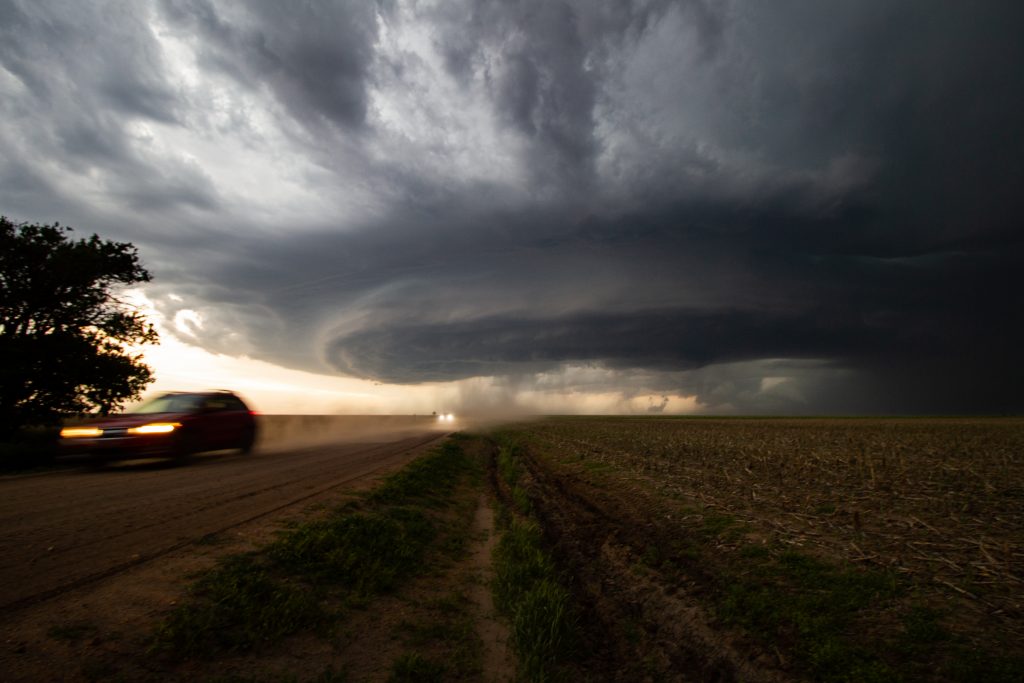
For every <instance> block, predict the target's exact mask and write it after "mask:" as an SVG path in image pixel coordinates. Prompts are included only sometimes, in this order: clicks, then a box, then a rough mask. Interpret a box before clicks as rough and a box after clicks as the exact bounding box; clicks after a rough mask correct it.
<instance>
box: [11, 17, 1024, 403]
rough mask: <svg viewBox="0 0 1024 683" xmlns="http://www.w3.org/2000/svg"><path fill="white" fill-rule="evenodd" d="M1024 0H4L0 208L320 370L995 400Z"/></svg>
mask: <svg viewBox="0 0 1024 683" xmlns="http://www.w3.org/2000/svg"><path fill="white" fill-rule="evenodd" d="M1022 20H1024V10H1022V9H1021V6H1020V5H1019V3H1013V2H986V3H982V4H980V5H978V4H970V3H961V2H953V1H949V2H929V1H924V0H921V1H917V2H915V1H912V0H907V1H904V2H897V3H893V2H882V1H868V0H864V1H860V2H846V3H842V4H841V5H835V4H814V3H805V2H777V3H770V4H764V3H745V2H711V1H707V2H704V1H701V0H680V1H679V2H658V1H649V2H640V1H637V2H632V3H628V2H625V3H624V2H607V3H599V2H598V3H595V2H568V1H565V2H546V1H541V0H536V1H530V0H524V1H522V2H498V1H485V0H479V1H468V0H467V1H465V2H438V3H424V2H404V1H401V0H395V1H383V0H382V1H381V2H378V3H370V2H355V1H353V2H327V1H326V0H324V1H321V2H307V3H302V4H301V6H296V7H294V8H293V7H291V6H290V5H286V4H281V3H277V2H252V3H241V4H238V3H220V2H214V1H213V0H162V1H160V2H150V3H135V2H122V3H118V2H112V3H89V4H84V5H83V4H82V3H74V2H67V3H45V4H42V5H40V4H39V3H31V2H20V1H18V0H0V66H2V69H0V94H2V97H0V111H2V113H3V116H2V121H0V144H2V145H3V149H4V150H5V153H4V154H3V155H2V156H0V210H2V212H3V213H5V214H7V215H9V216H11V217H12V218H14V219H16V220H17V219H22V220H28V219H31V220H40V221H52V220H59V221H61V222H64V223H69V224H71V225H74V226H76V227H78V228H80V229H82V230H84V231H86V230H87V231H90V232H91V231H94V230H95V231H99V232H101V233H103V234H104V235H105V236H108V237H115V238H121V239H130V240H132V241H133V242H135V243H136V244H138V245H140V247H141V249H142V253H143V257H144V258H145V260H146V262H147V264H148V265H149V266H150V268H151V269H152V270H153V271H154V273H155V274H156V275H157V282H156V283H155V284H154V286H153V287H152V288H150V289H149V290H148V292H147V294H148V295H149V296H150V297H151V298H152V300H153V301H154V302H155V303H156V304H157V305H158V306H159V307H160V308H161V310H162V311H163V312H164V313H165V314H166V315H167V316H168V318H170V319H173V318H174V316H175V315H176V314H178V313H179V312H180V311H182V310H185V309H187V310H188V311H189V312H190V313H189V314H188V315H189V316H195V319H197V320H201V321H202V324H201V325H199V324H196V325H192V326H190V327H188V334H187V340H188V341H189V342H190V343H193V344H198V345H201V346H203V347H205V348H207V349H210V350H213V351H217V352H221V353H228V354H247V355H250V356H252V357H254V358H259V359H263V360H267V361H270V362H273V363H276V364H279V365H283V366H287V367H292V368H299V369H304V370H309V371H313V372H317V373H337V374H341V375H348V376H354V377H360V378H366V379H371V380H376V381H381V382H387V383H396V384H419V383H425V382H437V383H445V382H457V381H465V380H469V379H471V378H492V379H491V381H492V382H493V384H494V386H495V387H496V388H497V389H501V388H504V389H506V390H508V391H510V392H512V393H516V394H520V395H523V394H525V393H532V394H533V395H537V394H538V393H540V394H543V393H544V392H563V393H564V392H570V393H574V394H577V395H586V394H588V393H602V392H619V393H621V395H623V396H624V397H629V396H638V395H652V396H664V397H666V398H665V399H664V400H661V401H660V402H654V403H652V404H651V407H650V409H651V410H652V411H656V410H660V409H663V408H664V406H665V405H666V404H667V401H668V398H667V397H668V396H680V397H694V398H695V400H696V405H697V408H698V409H700V410H704V411H708V412H773V413H787V412H792V413H835V412H876V413H877V412H886V413H892V412H928V413H936V412H958V413H960V412H1015V411H1020V410H1021V409H1024V400H1022V398H1021V391H1020V389H1019V386H1020V384H1021V380H1022V379H1024V372H1022V371H1021V370H1019V369H1018V367H1019V358H1018V356H1019V354H1020V348H1021V345H1022V342H1024V322H1022V321H1024V317H1022V316H1021V315H1020V313H1019V311H1018V309H1019V306H1020V304H1019V302H1020V300H1021V295H1022V294H1024V291H1022V290H1024V287H1022V286H1021V277H1020V273H1021V271H1022V266H1024V225H1022V219H1024V192H1022V191H1021V188H1024V164H1022V161H1021V160H1022V159H1024V133H1022V127H1021V125H1020V121H1022V120H1024V70H1022V69H1021V68H1020V65H1021V64H1024V41H1021V40H1020V38H1019V27H1020V26H1021V25H1022ZM190 319H191V318H190ZM185 336H186V335H183V338H184V337H185ZM497 389H496V390H497Z"/></svg>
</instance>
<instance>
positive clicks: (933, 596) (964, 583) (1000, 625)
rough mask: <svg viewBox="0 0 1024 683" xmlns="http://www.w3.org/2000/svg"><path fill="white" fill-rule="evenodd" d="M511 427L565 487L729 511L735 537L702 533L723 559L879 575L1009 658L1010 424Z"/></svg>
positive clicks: (1018, 497)
mask: <svg viewBox="0 0 1024 683" xmlns="http://www.w3.org/2000/svg"><path fill="white" fill-rule="evenodd" d="M519 431H520V432H521V433H522V434H523V436H525V437H526V438H527V441H528V443H529V444H530V448H531V450H533V451H534V452H535V453H537V454H539V455H541V457H542V460H543V461H544V462H545V463H546V465H547V466H549V467H551V468H552V472H553V473H556V474H557V476H559V477H561V478H563V480H564V481H573V480H576V481H579V482H586V483H587V484H588V485H596V486H598V487H602V486H603V487H604V488H605V489H606V490H608V491H614V492H615V496H616V497H618V498H619V499H620V500H621V499H622V498H624V497H625V498H632V499H633V504H635V505H637V506H640V507H643V508H645V509H646V510H647V513H648V514H649V515H650V516H651V518H652V519H654V518H655V517H657V518H659V519H664V518H671V517H673V516H675V518H676V519H675V520H673V521H675V522H678V523H680V524H682V525H686V524H687V523H689V524H690V525H691V526H693V525H696V526H701V525H703V527H704V528H712V527H714V525H715V524H717V523H720V522H722V523H725V524H726V525H728V524H731V523H732V520H735V521H736V522H738V524H737V525H736V527H737V528H738V529H740V532H738V533H736V534H733V535H731V536H730V535H728V534H725V535H722V536H720V537H719V538H718V539H717V540H716V543H717V544H718V546H719V547H720V549H721V551H722V552H723V553H725V554H728V553H729V551H730V546H732V548H731V549H732V550H735V549H736V548H737V547H740V546H743V547H745V548H749V547H750V546H751V545H762V546H764V547H765V548H766V549H771V552H776V553H777V552H779V549H783V551H784V550H785V549H786V548H792V549H794V550H796V551H798V552H800V553H805V554H808V555H810V556H813V557H819V558H821V559H823V560H825V561H828V562H833V563H836V564H838V565H846V566H854V567H858V566H859V567H864V568H868V569H879V570H884V571H885V572H890V573H893V574H894V575H896V576H898V577H899V578H900V580H901V581H902V582H903V583H905V584H906V585H910V586H912V587H913V596H914V600H915V601H916V602H917V603H918V604H922V605H927V606H929V607H932V606H934V607H936V608H938V609H939V610H941V612H942V613H943V614H944V615H947V616H946V617H945V623H946V625H947V626H949V627H950V628H951V629H952V630H953V631H954V633H955V634H956V636H957V637H958V638H965V639H967V641H968V642H969V643H971V644H972V645H973V644H976V645H978V646H980V647H984V648H986V649H989V650H991V649H992V648H993V647H995V648H997V649H999V650H1001V651H1003V652H1007V648H1009V652H1008V654H1010V655H1013V656H1020V654H1021V652H1020V649H1021V643H1024V604H1022V597H1024V571H1022V568H1024V420H1021V419H1016V418H1005V419H970V418H963V419H925V418H919V419H771V420H757V419H731V420H716V419H630V418H600V419H598V418H580V419H553V420H547V421H542V422H538V423H535V424H533V425H531V426H529V427H527V428H524V429H520V430H519ZM659 501H660V502H661V503H659ZM723 520H724V522H723ZM1014 643H1016V645H1014Z"/></svg>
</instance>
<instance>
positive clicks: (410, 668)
mask: <svg viewBox="0 0 1024 683" xmlns="http://www.w3.org/2000/svg"><path fill="white" fill-rule="evenodd" d="M444 674H445V666H444V665H443V664H440V663H438V662H433V661H430V660H429V659H426V658H425V657H423V656H422V655H420V654H419V653H417V652H410V653H407V654H403V655H401V656H399V657H398V658H397V659H396V660H395V662H394V664H393V665H392V667H391V675H390V676H389V677H388V683H435V682H437V683H440V681H443V680H444Z"/></svg>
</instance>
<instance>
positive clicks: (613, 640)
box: [495, 455, 790, 683]
mask: <svg viewBox="0 0 1024 683" xmlns="http://www.w3.org/2000/svg"><path fill="white" fill-rule="evenodd" d="M524 464H525V465H526V469H527V474H526V475H525V477H524V480H523V481H522V482H521V483H522V484H524V485H525V487H526V489H527V491H528V492H529V497H530V501H531V504H532V506H533V510H534V513H535V514H536V515H537V517H538V519H539V520H540V522H541V525H542V526H543V528H544V532H545V535H546V536H547V538H548V540H549V541H550V542H551V544H552V546H553V550H554V552H555V554H556V556H557V557H558V559H559V561H560V563H561V564H562V566H564V567H567V568H568V570H569V572H570V574H571V577H572V580H573V581H574V585H573V586H572V588H573V589H574V591H575V593H576V595H577V598H578V600H579V601H580V602H581V603H582V604H583V606H584V611H585V614H584V615H583V618H582V619H581V629H582V631H583V634H582V638H583V640H584V643H583V646H582V649H584V650H585V651H586V654H587V656H588V657H589V658H590V660H591V661H590V663H588V664H587V665H585V668H586V669H587V671H586V673H587V674H590V675H591V676H595V677H597V678H599V679H600V680H613V681H616V680H617V681H635V680H645V679H648V678H650V677H651V676H652V675H653V677H654V678H655V679H663V680H680V681H723V682H726V681H744V682H748V681H749V682H752V683H758V682H761V681H764V682H775V681H785V680H790V679H789V678H788V677H786V676H785V675H784V674H783V673H782V672H780V671H779V670H778V669H777V668H775V667H774V666H773V662H772V658H771V657H770V656H768V654H767V653H757V652H751V651H750V648H749V647H743V646H742V645H743V644H741V643H739V642H737V639H736V638H735V637H734V636H733V635H731V634H728V633H724V632H721V631H718V630H716V629H715V628H713V626H712V622H711V619H710V617H709V615H708V614H707V612H706V611H705V610H704V608H703V607H702V606H701V602H700V601H699V600H698V598H699V597H700V595H701V594H702V592H705V591H706V590H707V588H705V586H707V585H708V579H709V577H706V576H700V575H699V570H697V568H696V567H693V566H692V563H687V560H686V558H675V559H676V560H677V562H678V564H680V565H681V566H683V567H684V568H685V573H686V575H687V576H688V577H690V578H687V579H686V580H684V581H682V582H679V581H675V582H672V583H668V582H666V581H665V580H664V579H663V578H662V577H660V576H659V575H658V574H657V573H655V572H653V571H650V570H647V569H645V568H644V567H643V565H642V563H640V562H639V558H640V557H641V556H642V555H643V553H644V550H645V548H647V547H648V546H651V545H654V546H655V547H660V548H667V547H669V545H670V544H669V543H668V540H669V539H670V538H671V533H672V532H669V530H668V529H667V528H660V526H661V525H659V524H658V523H657V521H656V520H657V511H654V510H644V509H642V508H641V505H640V503H639V502H638V501H634V500H631V499H629V498H627V497H624V496H618V495H614V494H612V493H610V492H608V491H605V490H598V489H595V488H593V487H590V486H588V485H586V484H585V483H583V482H581V481H579V480H578V479H576V478H575V477H573V476H572V475H565V474H558V473H555V472H554V471H552V470H551V469H549V468H547V467H545V466H544V464H543V463H541V462H539V461H538V460H537V459H535V458H533V457H531V456H529V455H527V457H526V458H524ZM495 485H496V489H497V490H499V492H500V491H501V487H500V485H498V484H497V482H495ZM504 493H505V494H506V495H507V491H505V492H504ZM506 502H508V500H506ZM688 564H689V566H687V565H688ZM637 631H640V633H637ZM738 645H740V647H737V646H738ZM744 652H746V654H744ZM594 667H596V668H597V669H599V670H593V668H594Z"/></svg>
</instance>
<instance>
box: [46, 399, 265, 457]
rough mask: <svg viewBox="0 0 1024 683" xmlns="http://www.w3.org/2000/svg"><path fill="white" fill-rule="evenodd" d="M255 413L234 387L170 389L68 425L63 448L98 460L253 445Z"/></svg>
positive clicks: (245, 448) (181, 454)
mask: <svg viewBox="0 0 1024 683" xmlns="http://www.w3.org/2000/svg"><path fill="white" fill-rule="evenodd" d="M255 441H256V418H255V417H254V414H253V412H252V411H251V410H249V408H248V406H246V405H245V403H244V402H243V401H242V399H240V398H238V396H236V395H235V394H233V393H231V392H230V391H210V392H201V393H178V392H175V393H169V394H163V395H162V396H157V397H156V398H153V399H150V400H149V401H146V402H145V403H143V404H142V405H139V406H137V407H135V408H134V409H132V410H130V411H128V412H126V413H122V414H120V415H111V416H109V417H106V418H102V419H98V420H93V421H90V422H88V423H86V424H80V425H73V426H67V427H64V428H63V429H62V430H61V431H60V446H61V451H62V453H64V454H68V455H72V454H75V455H88V456H91V458H92V460H93V462H94V463H96V464H103V463H105V462H107V461H109V460H115V459H122V458H146V457H153V456H165V457H172V458H176V459H179V460H185V459H187V458H188V457H189V456H190V455H192V454H193V453H200V452H203V451H215V450H220V449H224V448H237V449H239V450H241V451H242V452H243V453H248V452H250V451H251V450H252V447H253V444H254V443H255Z"/></svg>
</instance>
